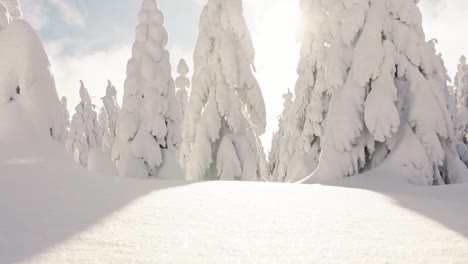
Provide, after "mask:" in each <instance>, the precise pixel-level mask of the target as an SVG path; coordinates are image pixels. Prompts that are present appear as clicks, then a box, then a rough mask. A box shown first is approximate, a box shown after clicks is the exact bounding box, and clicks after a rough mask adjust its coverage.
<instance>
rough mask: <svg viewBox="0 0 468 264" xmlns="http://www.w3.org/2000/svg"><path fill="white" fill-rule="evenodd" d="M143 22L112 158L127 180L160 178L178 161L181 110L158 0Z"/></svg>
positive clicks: (146, 7)
mask: <svg viewBox="0 0 468 264" xmlns="http://www.w3.org/2000/svg"><path fill="white" fill-rule="evenodd" d="M138 21H139V25H138V26H137V28H136V41H135V43H134V44H133V50H132V58H131V59H130V60H129V61H128V64H127V78H126V80H125V84H124V99H123V105H122V112H121V114H120V117H119V123H118V128H117V131H118V132H117V135H118V136H117V139H116V142H115V143H114V147H113V151H112V152H113V153H112V156H113V160H115V161H116V162H117V169H118V172H119V174H120V175H121V176H132V177H145V176H158V174H159V169H160V167H161V166H163V165H164V162H165V159H174V160H176V158H177V154H176V149H177V147H178V145H179V144H180V128H179V127H180V118H181V117H180V109H179V104H178V103H177V100H176V98H175V84H174V80H173V79H172V76H171V65H170V57H169V52H168V51H167V50H166V48H165V47H166V45H167V42H168V35H167V31H166V29H165V28H164V15H163V13H162V12H161V11H160V10H159V8H158V5H157V3H156V1H155V0H143V3H142V5H141V11H140V12H139V14H138ZM172 156H173V157H172Z"/></svg>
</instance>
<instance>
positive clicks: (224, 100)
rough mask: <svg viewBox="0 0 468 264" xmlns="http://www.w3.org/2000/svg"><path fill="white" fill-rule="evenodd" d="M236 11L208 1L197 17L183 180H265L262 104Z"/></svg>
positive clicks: (235, 2) (234, 5)
mask: <svg viewBox="0 0 468 264" xmlns="http://www.w3.org/2000/svg"><path fill="white" fill-rule="evenodd" d="M242 12H243V11H242V1H241V0H230V1H222V0H208V3H207V4H206V5H205V7H204V8H203V11H202V14H201V18H200V25H199V35H198V41H197V45H196V48H195V52H194V63H195V67H194V74H193V78H192V92H191V94H190V99H189V103H188V106H187V109H186V113H185V118H184V125H183V140H184V141H183V144H182V147H181V151H180V159H179V160H180V161H181V163H182V164H183V166H184V167H185V168H186V170H187V177H186V178H187V180H213V179H222V180H256V179H261V178H266V177H268V175H267V174H268V168H267V165H266V159H265V153H263V148H262V146H261V143H260V140H259V138H258V136H259V135H261V134H263V133H264V131H265V125H266V114H265V103H264V101H263V96H262V93H261V90H260V87H259V85H258V83H257V81H256V79H255V77H254V75H253V73H252V71H253V70H255V67H254V57H255V52H254V48H253V44H252V40H251V37H250V33H249V31H248V29H247V25H246V22H245V20H244V17H243V13H242Z"/></svg>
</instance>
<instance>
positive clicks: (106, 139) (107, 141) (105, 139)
mask: <svg viewBox="0 0 468 264" xmlns="http://www.w3.org/2000/svg"><path fill="white" fill-rule="evenodd" d="M98 122H99V127H100V129H99V131H100V132H101V135H100V138H101V139H102V140H101V142H102V143H101V150H102V151H103V152H104V153H110V151H111V149H112V135H111V132H110V129H109V124H110V122H109V115H108V114H107V111H106V109H105V108H104V107H103V108H101V112H100V113H99V117H98Z"/></svg>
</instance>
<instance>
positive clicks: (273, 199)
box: [0, 148, 468, 263]
mask: <svg viewBox="0 0 468 264" xmlns="http://www.w3.org/2000/svg"><path fill="white" fill-rule="evenodd" d="M49 149H50V148H49ZM43 155H48V154H47V153H46V154H43ZM70 160H71V159H70ZM0 171H1V175H0V215H1V217H0V263H220V262H222V263H318V262H320V263H467V262H468V203H467V201H468V185H466V184H465V185H452V186H441V187H431V188H420V187H413V186H410V185H406V184H404V183H403V181H401V182H400V181H397V180H396V179H397V178H392V177H391V175H385V173H382V174H381V175H380V176H378V175H375V174H374V175H362V176H356V177H353V178H351V179H349V180H344V181H341V182H337V183H335V184H334V185H335V186H332V185H329V186H325V185H296V184H275V183H249V182H203V183H185V182H164V181H151V180H141V179H126V178H125V179H124V178H118V177H107V176H104V175H97V174H91V173H89V172H87V171H85V170H84V169H82V168H81V167H79V166H78V165H75V164H73V162H71V161H69V160H68V159H66V158H62V159H61V160H56V161H54V162H52V161H50V157H43V158H38V157H37V156H35V158H34V155H32V156H31V155H30V154H28V155H26V156H24V155H23V156H18V155H17V156H16V157H15V158H11V159H4V160H3V161H1V164H0ZM392 179H394V180H392ZM233 197H236V199H233Z"/></svg>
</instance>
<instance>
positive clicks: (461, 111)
mask: <svg viewBox="0 0 468 264" xmlns="http://www.w3.org/2000/svg"><path fill="white" fill-rule="evenodd" d="M457 69H458V71H457V74H456V75H455V79H454V87H453V93H454V94H455V98H456V101H457V107H456V111H455V112H456V113H455V117H454V120H455V131H456V133H457V138H458V144H457V151H458V155H459V156H460V159H461V160H462V161H463V162H464V163H465V165H467V166H468V145H467V144H468V65H467V64H466V57H465V56H461V58H460V62H459V64H458V67H457Z"/></svg>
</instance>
